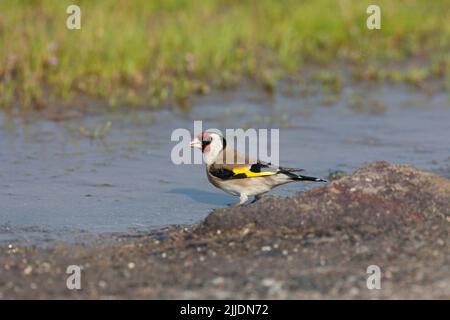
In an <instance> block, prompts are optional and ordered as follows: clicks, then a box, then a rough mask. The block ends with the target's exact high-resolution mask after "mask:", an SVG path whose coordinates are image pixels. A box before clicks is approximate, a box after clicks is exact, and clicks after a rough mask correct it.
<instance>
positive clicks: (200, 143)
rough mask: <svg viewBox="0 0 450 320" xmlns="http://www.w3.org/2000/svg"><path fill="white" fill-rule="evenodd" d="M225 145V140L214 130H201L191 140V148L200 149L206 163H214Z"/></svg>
mask: <svg viewBox="0 0 450 320" xmlns="http://www.w3.org/2000/svg"><path fill="white" fill-rule="evenodd" d="M226 146H227V141H226V140H225V138H224V137H223V136H221V135H220V134H218V133H215V132H207V131H204V132H201V133H199V134H198V135H197V137H196V138H195V139H194V140H192V141H191V148H197V149H201V150H202V153H203V158H204V159H205V162H206V163H207V164H212V163H214V162H215V161H216V159H217V156H218V155H219V154H220V152H221V151H222V150H224V149H225V148H226Z"/></svg>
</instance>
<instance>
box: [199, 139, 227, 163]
mask: <svg viewBox="0 0 450 320" xmlns="http://www.w3.org/2000/svg"><path fill="white" fill-rule="evenodd" d="M220 151H222V144H221V143H217V141H213V142H212V143H211V144H210V145H209V150H205V152H203V159H204V161H205V163H206V164H213V163H214V162H215V161H216V159H217V156H218V155H219V153H220Z"/></svg>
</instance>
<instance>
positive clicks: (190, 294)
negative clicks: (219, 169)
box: [0, 162, 450, 299]
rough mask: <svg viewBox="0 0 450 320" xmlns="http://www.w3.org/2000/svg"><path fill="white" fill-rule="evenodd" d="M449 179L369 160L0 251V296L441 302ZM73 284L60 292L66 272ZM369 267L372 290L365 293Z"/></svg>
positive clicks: (448, 250)
mask: <svg viewBox="0 0 450 320" xmlns="http://www.w3.org/2000/svg"><path fill="white" fill-rule="evenodd" d="M449 231H450V180H448V179H445V178H441V177H438V176H436V175H434V174H431V173H427V172H423V171H419V170H417V169H415V168H413V167H411V166H406V165H392V164H388V163H386V162H377V163H373V164H369V165H367V166H365V167H363V168H361V169H359V170H357V171H356V172H355V173H354V174H352V175H350V176H348V177H344V178H341V179H339V180H336V181H333V182H331V183H329V184H327V185H325V186H323V187H319V188H316V189H313V190H311V191H308V192H304V193H302V194H298V195H297V196H293V197H288V198H284V197H267V198H266V199H263V200H261V201H260V202H258V203H256V204H254V205H249V206H247V207H243V208H239V209H235V208H226V209H218V210H215V211H214V212H212V213H211V214H210V215H209V216H208V217H207V219H206V220H205V221H204V222H202V223H200V224H199V225H197V226H193V227H189V228H187V229H186V228H183V227H171V228H169V229H167V230H161V231H158V232H151V233H149V234H146V235H136V236H130V235H128V236H118V237H113V238H112V239H108V240H105V241H99V242H93V243H92V242H91V243H88V244H84V245H76V246H74V245H64V244H61V245H57V246H55V247H53V248H50V249H41V248H34V247H16V246H15V245H10V246H9V247H7V246H3V247H2V248H1V252H0V297H1V298H291V299H294V298H372V297H373V298H441V299H449V298H450V268H449V267H448V265H449V263H450V245H449V243H450V241H449V240H450V236H449ZM72 264H74V265H79V266H81V267H82V280H81V284H82V289H81V290H78V291H77V290H74V291H70V290H68V289H67V288H66V278H67V276H68V275H66V274H65V271H66V268H67V266H68V265H72ZM369 265H378V266H379V267H380V268H381V272H382V279H381V285H382V289H381V290H368V289H367V287H366V279H367V276H368V275H367V273H366V269H367V267H368V266H369Z"/></svg>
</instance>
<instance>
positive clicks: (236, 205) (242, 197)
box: [231, 193, 248, 207]
mask: <svg viewBox="0 0 450 320" xmlns="http://www.w3.org/2000/svg"><path fill="white" fill-rule="evenodd" d="M247 200H248V196H247V195H246V194H245V193H241V195H240V196H239V202H238V203H235V204H233V205H231V206H232V207H239V206H242V205H243V204H244V203H245V202H247Z"/></svg>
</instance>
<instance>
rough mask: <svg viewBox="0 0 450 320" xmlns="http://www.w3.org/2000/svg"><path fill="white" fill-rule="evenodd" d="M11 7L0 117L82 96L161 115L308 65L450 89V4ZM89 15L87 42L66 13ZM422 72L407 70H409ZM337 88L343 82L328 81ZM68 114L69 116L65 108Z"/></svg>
mask: <svg viewBox="0 0 450 320" xmlns="http://www.w3.org/2000/svg"><path fill="white" fill-rule="evenodd" d="M372 2H373V1H364V0H354V1H353V0H340V1H334V0H309V1H306V0H305V1H300V0H286V1H268V0H259V1H245V0H244V1H238V0H229V1H225V0H202V1H186V0H184V1H183V0H153V1H151V0H150V1H149V0H132V1H130V0H118V1H109V0H102V1H74V0H70V1H66V0H58V1H56V0H39V1H36V0H2V1H0V105H1V106H2V107H3V108H5V109H8V108H14V107H18V108H21V109H27V110H28V109H41V108H44V107H45V106H46V105H47V104H48V103H51V102H52V101H59V102H61V101H63V102H70V101H73V98H74V97H76V96H77V95H79V94H86V95H89V96H93V97H99V98H101V99H105V101H107V102H108V103H109V105H111V106H115V105H121V104H130V105H146V106H154V107H158V106H161V105H164V103H165V102H167V101H168V99H174V100H176V101H177V102H179V103H182V102H183V100H184V99H186V97H187V96H189V95H190V94H193V93H197V94H207V93H209V92H210V89H211V88H226V87H229V86H233V85H236V84H238V83H240V81H241V80H242V79H243V78H248V79H251V80H252V81H255V82H257V83H259V84H261V86H262V87H263V88H266V89H268V90H274V89H275V88H276V84H277V81H278V80H279V79H281V78H285V77H291V76H295V75H298V72H299V71H301V70H302V69H304V68H305V67H306V66H309V65H321V66H326V65H329V64H333V63H336V62H339V63H343V64H349V65H351V66H352V68H354V69H353V70H354V72H353V73H354V75H355V76H356V77H357V78H360V79H369V80H370V79H372V80H373V79H376V80H380V79H381V80H385V79H386V80H389V81H403V80H404V81H407V82H412V83H416V82H418V81H419V82H420V81H426V80H427V79H431V78H434V77H439V78H442V79H446V80H445V81H446V83H447V89H448V86H449V85H450V81H449V71H450V58H449V52H450V1H448V0H433V1H426V0H404V1H400V0H397V1H392V0H378V1H376V2H377V4H378V5H379V6H380V7H381V13H382V20H381V23H382V28H381V30H376V31H374V30H368V29H367V27H366V18H367V14H366V8H367V6H368V5H369V4H372ZM70 4H77V5H79V6H80V7H81V11H82V18H81V26H82V28H81V30H68V29H67V28H66V19H67V17H68V14H66V8H67V6H68V5H70ZM408 60H414V61H418V62H417V64H415V65H413V66H412V67H408V68H407V69H406V70H400V71H399V70H398V69H397V68H395V66H396V65H397V64H401V63H402V62H404V61H408ZM321 78H323V79H324V81H325V82H327V83H331V84H333V85H336V86H340V80H339V79H335V76H334V75H328V74H324V75H322V76H321ZM67 105H70V103H68V104H67Z"/></svg>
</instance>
